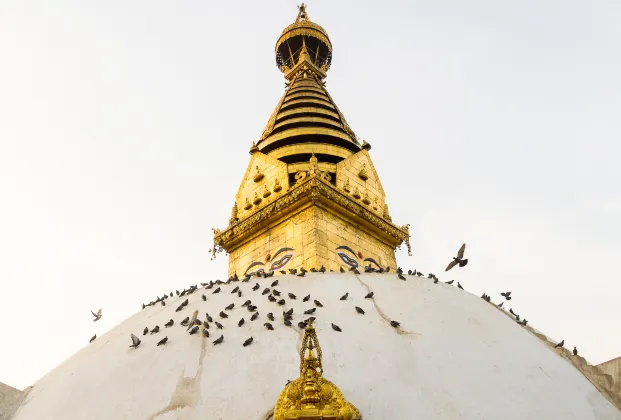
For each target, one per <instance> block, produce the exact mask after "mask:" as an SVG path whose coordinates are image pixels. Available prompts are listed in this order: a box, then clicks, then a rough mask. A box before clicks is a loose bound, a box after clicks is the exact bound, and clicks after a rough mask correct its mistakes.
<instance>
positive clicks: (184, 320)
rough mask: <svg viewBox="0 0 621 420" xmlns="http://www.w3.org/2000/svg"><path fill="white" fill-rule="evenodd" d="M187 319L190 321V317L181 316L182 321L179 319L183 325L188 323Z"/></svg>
mask: <svg viewBox="0 0 621 420" xmlns="http://www.w3.org/2000/svg"><path fill="white" fill-rule="evenodd" d="M189 321H190V317H189V316H186V317H185V318H183V321H181V325H183V326H184V327H185V326H186V325H188V322H189Z"/></svg>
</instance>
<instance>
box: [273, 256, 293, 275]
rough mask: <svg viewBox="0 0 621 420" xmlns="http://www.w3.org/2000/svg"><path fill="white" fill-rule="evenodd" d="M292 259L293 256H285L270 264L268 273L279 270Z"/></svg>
mask: <svg viewBox="0 0 621 420" xmlns="http://www.w3.org/2000/svg"><path fill="white" fill-rule="evenodd" d="M291 258H293V254H285V255H283V256H282V257H280V258H279V259H277V260H275V261H273V262H272V266H271V267H270V271H274V270H280V269H281V268H283V267H284V266H285V265H287V263H288V262H289V261H291Z"/></svg>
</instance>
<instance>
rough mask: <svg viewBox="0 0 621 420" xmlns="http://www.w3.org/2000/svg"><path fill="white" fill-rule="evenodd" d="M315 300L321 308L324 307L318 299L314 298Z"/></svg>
mask: <svg viewBox="0 0 621 420" xmlns="http://www.w3.org/2000/svg"><path fill="white" fill-rule="evenodd" d="M313 302H315V305H317V306H319V307H320V308H323V305H322V304H321V302H319V301H318V300H317V299H315V300H313Z"/></svg>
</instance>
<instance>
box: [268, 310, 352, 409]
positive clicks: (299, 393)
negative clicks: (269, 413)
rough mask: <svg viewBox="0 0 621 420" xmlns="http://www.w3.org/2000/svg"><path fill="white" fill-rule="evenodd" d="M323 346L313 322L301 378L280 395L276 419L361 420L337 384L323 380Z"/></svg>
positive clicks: (305, 343)
mask: <svg viewBox="0 0 621 420" xmlns="http://www.w3.org/2000/svg"><path fill="white" fill-rule="evenodd" d="M321 359H322V353H321V346H320V345H319V339H318V338H317V333H316V332H315V329H314V328H313V325H312V323H311V322H309V323H308V325H307V326H306V330H304V337H303V338H302V348H301V349H300V376H299V377H298V378H297V379H296V380H294V381H292V382H289V383H288V384H287V385H286V386H285V389H283V391H282V392H281V393H280V396H279V397H278V401H277V402H276V407H275V408H274V420H302V419H326V420H327V419H333V420H360V419H362V416H361V415H360V412H359V411H358V409H356V407H354V406H353V405H352V404H351V403H349V402H348V401H347V400H345V397H344V396H343V394H342V393H341V391H340V390H339V389H338V387H337V386H336V385H334V384H333V383H332V382H330V381H328V380H327V379H325V378H324V377H323V364H322V360H321Z"/></svg>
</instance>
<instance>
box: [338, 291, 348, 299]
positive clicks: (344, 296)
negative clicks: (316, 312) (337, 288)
mask: <svg viewBox="0 0 621 420" xmlns="http://www.w3.org/2000/svg"><path fill="white" fill-rule="evenodd" d="M347 296H349V292H347V293H345V294H344V295H343V296H341V297H340V300H346V299H347Z"/></svg>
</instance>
